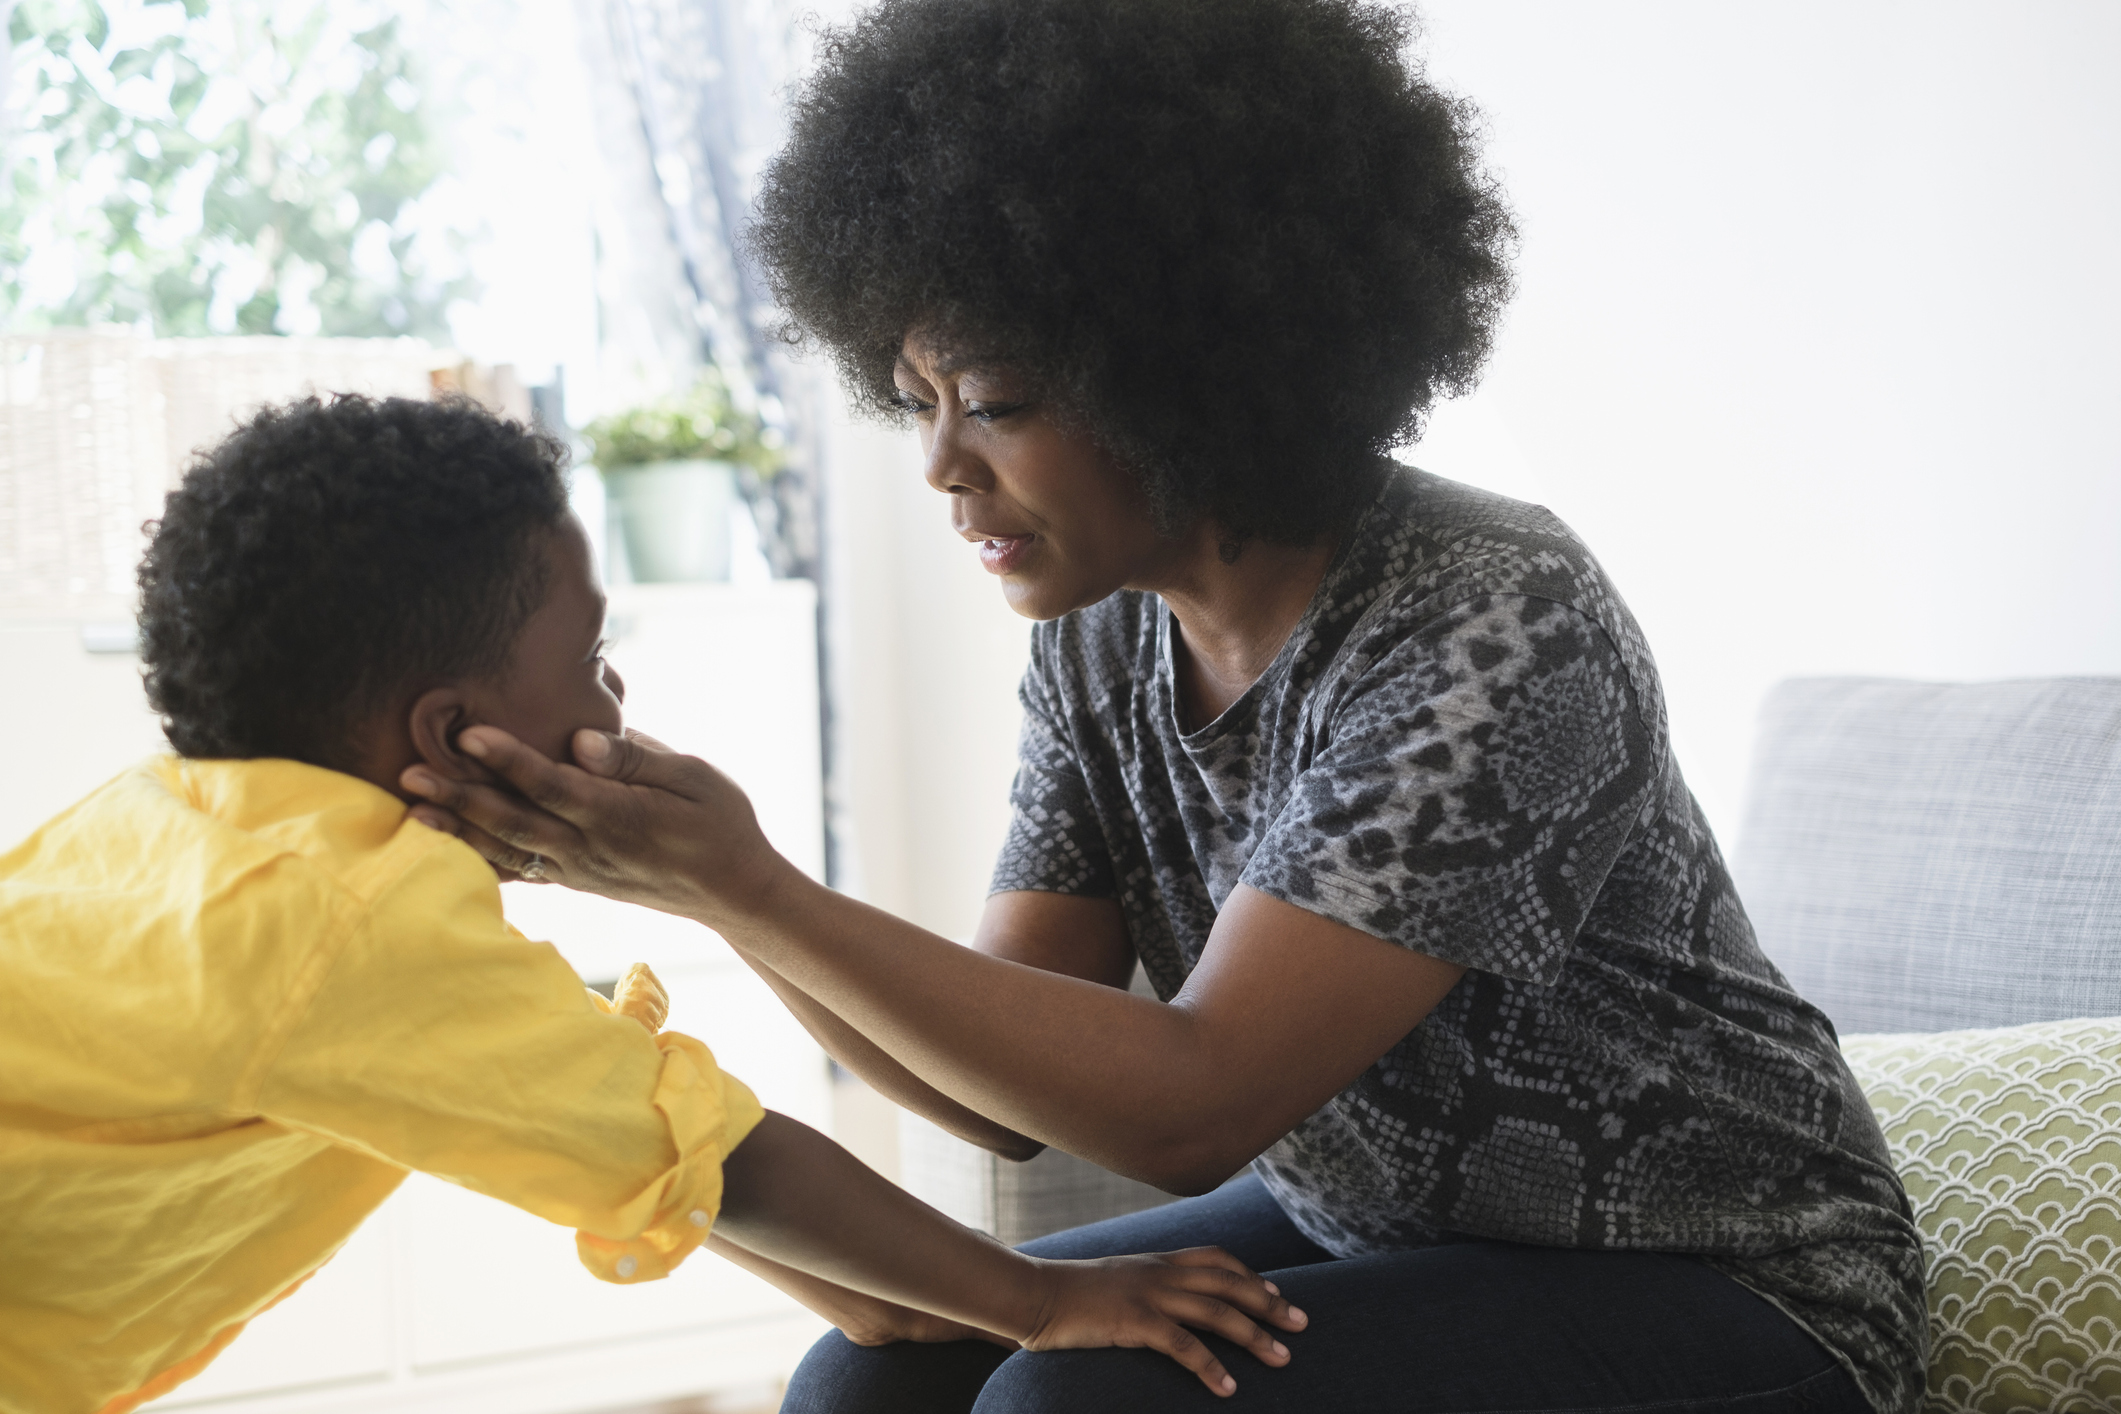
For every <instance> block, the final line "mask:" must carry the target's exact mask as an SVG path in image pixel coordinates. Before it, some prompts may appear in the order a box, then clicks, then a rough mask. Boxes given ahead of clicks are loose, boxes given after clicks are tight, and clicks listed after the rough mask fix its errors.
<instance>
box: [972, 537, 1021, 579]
mask: <svg viewBox="0 0 2121 1414" xmlns="http://www.w3.org/2000/svg"><path fill="white" fill-rule="evenodd" d="M1031 541H1032V537H1031V536H1029V535H996V536H991V537H989V538H988V539H985V540H982V541H980V543H979V562H980V564H981V565H983V566H985V567H986V570H987V573H989V574H1011V573H1014V572H1015V570H1016V567H1017V566H1018V565H1019V564H1021V563H1022V562H1023V558H1024V552H1025V551H1027V550H1029V549H1030V548H1031Z"/></svg>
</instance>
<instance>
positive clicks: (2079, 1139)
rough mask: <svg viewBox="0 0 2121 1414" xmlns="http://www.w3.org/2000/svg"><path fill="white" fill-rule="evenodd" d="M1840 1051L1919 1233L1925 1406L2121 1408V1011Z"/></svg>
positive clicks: (1975, 1413)
mask: <svg viewBox="0 0 2121 1414" xmlns="http://www.w3.org/2000/svg"><path fill="white" fill-rule="evenodd" d="M1841 1049H1842V1051H1843V1053H1844V1054H1846V1055H1847V1056H1848V1060H1849V1064H1850V1065H1851V1066H1852V1067H1853V1068H1854V1069H1855V1072H1856V1078H1857V1079H1858V1080H1859V1081H1861V1082H1862V1084H1863V1088H1864V1091H1865V1093H1867V1094H1868V1095H1869V1096H1870V1101H1871V1108H1872V1109H1874V1110H1876V1111H1877V1113H1878V1123H1879V1125H1880V1126H1881V1127H1882V1128H1883V1129H1884V1130H1885V1137H1886V1141H1887V1142H1888V1143H1889V1144H1891V1145H1892V1149H1893V1162H1894V1164H1895V1165H1896V1166H1897V1167H1898V1168H1899V1170H1900V1177H1901V1178H1902V1180H1904V1181H1905V1182H1906V1184H1907V1196H1908V1198H1909V1199H1910V1200H1911V1201H1912V1202H1913V1204H1914V1207H1915V1222H1916V1224H1917V1225H1918V1226H1919V1227H1920V1228H1921V1229H1922V1241H1923V1245H1924V1247H1925V1248H1926V1252H1925V1256H1926V1257H1927V1259H1928V1263H1929V1305H1930V1371H1929V1398H1928V1400H1927V1401H1926V1402H1925V1403H1924V1405H1923V1409H1924V1411H1925V1414H2021V1411H2034V1410H2037V1411H2041V1414H2076V1411H2079V1410H2082V1411H2086V1414H2089V1411H2092V1410H2115V1409H2121V1018H2115V1019H2109V1020H2103V1021H2051V1022H2044V1023H2042V1024H2040V1025H2037V1026H2015V1027H2010V1028H2008V1029H2005V1030H1998V1031H1940V1032H1937V1033H1935V1034H1932V1035H1916V1036H1850V1037H1848V1038H1847V1039H1846V1040H1844V1041H1843V1042H1842V1045H1841Z"/></svg>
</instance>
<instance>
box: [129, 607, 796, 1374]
mask: <svg viewBox="0 0 2121 1414" xmlns="http://www.w3.org/2000/svg"><path fill="white" fill-rule="evenodd" d="M815 611H816V597H815V594H814V592H813V590H812V587H811V586H810V585H809V584H808V583H806V582H791V581H780V582H775V583H769V584H761V585H750V586H742V587H737V586H729V585H643V586H624V587H620V588H617V589H615V590H613V591H612V608H611V629H612V633H611V636H612V638H613V639H614V643H613V647H612V650H611V658H612V661H613V664H614V666H616V667H617V668H618V670H619V672H620V674H621V675H622V676H624V677H625V679H626V684H627V701H626V714H627V719H628V721H629V723H631V724H632V725H634V726H637V727H639V728H640V729H642V730H644V731H647V732H649V733H650V734H652V735H654V736H657V737H658V738H660V739H661V740H663V741H665V742H666V743H668V744H669V745H671V746H673V747H677V748H679V749H681V750H685V751H689V752H692V753H694V754H697V755H702V756H705V757H707V758H709V759H710V760H712V761H714V762H715V764H716V765H718V766H720V767H721V768H722V769H723V770H725V771H727V772H728V773H729V774H730V775H731V776H733V777H734V778H735V779H736V781H737V782H738V783H739V784H740V785H742V786H743V787H744V788H745V789H746V791H747V792H749V794H750V795H751V798H752V802H753V804H754V806H755V807H756V809H757V811H758V814H759V819H760V822H761V824H762V825H763V826H764V828H765V830H766V832H767V835H768V837H769V838H771V839H772V840H773V842H774V844H775V845H776V846H777V847H778V848H779V849H780V850H781V851H782V852H783V853H784V854H786V855H788V856H789V858H790V859H792V860H793V861H794V862H795V863H796V864H798V865H800V866H801V867H803V868H805V869H806V870H808V871H810V872H811V873H813V874H816V873H819V872H821V870H822V860H823V816H822V791H821V789H820V784H819V764H818V762H819V753H818V711H817V657H816V641H817V640H816V633H815V618H814V615H815ZM502 892H503V896H504V898H505V900H506V906H507V909H508V913H509V916H510V917H511V918H512V919H513V920H514V921H515V923H516V925H517V926H518V927H520V928H522V929H523V931H524V932H526V933H528V934H530V935H531V936H532V937H534V938H543V939H546V940H549V941H551V942H553V943H554V944H556V945H557V946H558V947H559V948H560V950H561V951H562V952H563V953H565V954H566V955H567V957H568V960H569V961H571V962H572V963H574V965H575V967H576V970H577V971H579V972H580V973H581V974H582V976H583V978H584V979H585V980H587V981H591V982H596V981H609V980H612V979H615V978H617V977H618V976H619V975H620V974H621V973H623V971H624V970H625V968H626V966H627V964H629V963H631V962H634V961H645V962H647V963H648V964H649V965H650V966H652V967H654V968H655V970H656V972H657V974H658V975H659V976H660V977H661V978H662V979H663V982H664V984H665V985H666V986H667V987H668V988H669V990H670V994H671V1018H670V1025H671V1026H673V1027H674V1028H676V1029H678V1030H682V1031H685V1032H687V1033H688V1034H691V1035H694V1036H698V1037H699V1038H700V1039H701V1040H703V1041H705V1042H706V1043H707V1044H708V1046H709V1047H711V1048H712V1049H713V1051H714V1053H715V1055H716V1057H717V1059H719V1060H720V1061H721V1063H722V1064H723V1066H724V1067H725V1068H727V1069H728V1070H729V1071H730V1072H731V1073H733V1074H735V1075H738V1076H740V1077H742V1078H743V1079H744V1080H745V1081H747V1082H748V1083H749V1084H750V1085H751V1086H752V1088H753V1089H755V1090H756V1091H757V1092H758V1094H759V1098H760V1099H761V1100H762V1101H763V1102H764V1103H765V1104H766V1105H767V1107H768V1108H771V1109H776V1110H780V1111H782V1112H783V1113H786V1114H790V1115H793V1116H794V1117H796V1118H798V1119H801V1120H803V1121H805V1122H807V1123H809V1124H812V1125H815V1126H817V1127H818V1128H820V1129H829V1127H830V1122H831V1090H830V1082H829V1078H828V1075H827V1072H826V1067H825V1061H824V1057H823V1055H822V1053H821V1052H820V1051H819V1050H818V1049H817V1047H816V1046H815V1044H813V1043H812V1042H811V1040H810V1038H809V1037H808V1036H807V1035H806V1034H805V1033H804V1032H803V1029H802V1028H801V1027H800V1026H799V1025H797V1024H796V1022H795V1020H794V1019H793V1018H792V1017H790V1016H789V1015H788V1013H787V1011H786V1010H785V1009H784V1008H783V1007H782V1006H781V1005H780V1003H779V1001H777V1000H776V999H775V998H774V997H773V995H772V993H771V992H770V991H768V990H767V988H766V986H765V984H763V983H761V982H759V981H758V980H757V979H756V978H755V977H754V976H752V974H751V973H750V971H749V970H748V969H746V968H744V967H743V966H742V964H740V963H738V962H737V961H736V960H735V959H734V957H733V956H732V955H731V954H730V953H729V951H728V949H727V948H725V947H724V946H723V945H722V943H721V941H720V940H719V939H717V938H716V937H715V936H714V935H713V934H711V933H709V932H708V931H707V930H705V929H704V928H701V927H699V926H698V925H697V924H692V923H687V922H683V921H681V920H678V919H673V918H669V917H666V916H664V915H661V914H657V913H652V912H649V911H648V910H645V909H640V908H635V907H631V906H627V905H622V904H614V903H610V902H607V901H605V900H602V899H596V898H591V897H587V896H585V895H581V894H573V893H569V892H567V891H565V890H562V889H559V888H556V887H553V886H543V887H540V886H534V885H528V884H512V885H509V886H508V887H507V888H505V889H504V890H503V891H502ZM823 1329H824V1326H823V1323H822V1322H820V1321H819V1320H817V1319H816V1318H815V1317H813V1316H811V1315H810V1314H809V1313H808V1312H806V1311H804V1310H803V1309H802V1308H801V1307H799V1306H797V1305H796V1304H795V1303H794V1302H792V1301H790V1300H788V1299H787V1298H786V1297H784V1296H782V1295H781V1294H780V1293H779V1292H778V1291H776V1290H774V1289H773V1288H772V1287H770V1286H768V1285H766V1284H765V1283H764V1282H761V1281H759V1280H758V1279H756V1278H754V1277H752V1276H750V1275H749V1274H747V1273H745V1272H743V1271H740V1270H739V1269H737V1268H735V1267H732V1266H730V1265H729V1264H728V1263H726V1262H723V1261H721V1260H720V1259H719V1258H716V1257H714V1256H713V1255H711V1254H709V1253H704V1252H702V1253H699V1254H697V1255H695V1256H694V1257H692V1258H691V1259H690V1260H688V1261H687V1262H686V1263H685V1265H684V1266H683V1267H681V1268H679V1270H678V1271H677V1272H676V1273H675V1274H674V1275H673V1276H672V1277H670V1278H669V1279H668V1280H665V1281H660V1282H649V1283H644V1284H642V1285H640V1286H631V1287H620V1286H613V1285H610V1284H607V1283H604V1282H600V1281H597V1280H596V1279H595V1278H593V1277H591V1276H590V1275H589V1274H588V1273H587V1272H586V1271H584V1270H583V1269H582V1267H581V1265H580V1264H579V1263H578V1262H577V1261H576V1259H575V1255H574V1238H573V1234H572V1233H570V1232H568V1231H566V1230H564V1229H561V1228H557V1227H553V1226H551V1225H550V1224H547V1223H544V1222H541V1221H539V1220H538V1219H536V1218H533V1217H531V1216H529V1215H528V1214H526V1213H522V1212H519V1211H517V1210H516V1209H513V1208H510V1207H507V1206H506V1205H504V1204H501V1203H497V1202H495V1201H493V1200H492V1199H489V1198H484V1197H480V1196H478V1195H476V1194H472V1193H468V1192H465V1191H463V1190H461V1189H457V1188H453V1187H451V1186H450V1185H448V1184H446V1183H442V1182H439V1181H437V1180H434V1179H430V1178H426V1177H424V1176H422V1175H419V1174H415V1175H413V1176H412V1177H411V1178H409V1179H408V1180H407V1181H406V1183H405V1186H404V1188H403V1189H401V1190H400V1191H399V1192H398V1194H397V1195H395V1196H394V1197H393V1198H392V1199H391V1200H390V1201H389V1202H388V1203H386V1204H385V1205H384V1206H383V1208H382V1210H381V1211H380V1212H378V1213H377V1214H376V1215H375V1217H374V1218H372V1219H371V1220H370V1221H369V1223H368V1224H367V1226H365V1227H364V1228H363V1229H362V1230H361V1232H360V1233H359V1234H358V1235H356V1237H355V1238H354V1239H353V1241H352V1242H351V1243H349V1244H348V1245H347V1247H346V1249H345V1250H344V1251H343V1252H341V1253H340V1254H339V1256H338V1257H337V1258H336V1259H335V1260H333V1261H332V1262H331V1263H329V1264H328V1265H327V1266H326V1267H325V1268H324V1269H323V1271H321V1272H319V1273H318V1274H317V1276H316V1277H315V1278H313V1279H312V1280H311V1281H310V1283H309V1284H308V1285H307V1286H305V1287H304V1288H303V1289H302V1290H300V1291H298V1292H296V1293H295V1295H294V1296H292V1297H290V1298H289V1299H288V1300H287V1301H285V1302H284V1303H282V1304H281V1305H280V1306H278V1307H276V1308H275V1309H273V1310H271V1311H268V1312H266V1313H265V1314H264V1315H263V1316H261V1317H260V1318H259V1319H258V1320H257V1321H255V1322H253V1323H252V1326H251V1328H250V1329H249V1330H247V1331H245V1333H244V1334H243V1335H242V1337H240V1338H239V1339H238V1340H237V1341H236V1343H235V1344H234V1345H233V1346H231V1347H230V1348H229V1350H228V1351H227V1352H226V1353H224V1354H223V1355H222V1357H221V1358H220V1360H218V1361H216V1362H215V1363H214V1365H213V1366H212V1367H210V1368H209V1369H208V1370H207V1371H206V1373H205V1374H203V1375H201V1376H200V1377H199V1378H198V1379H196V1380H194V1381H192V1382H191V1383H189V1384H187V1385H185V1386H183V1387H181V1388H180V1389H178V1390H177V1391H176V1392H175V1393H174V1394H172V1395H170V1396H169V1397H167V1398H166V1399H164V1400H161V1401H159V1402H157V1403H156V1404H154V1405H152V1406H150V1407H152V1408H155V1409H172V1410H174V1409H187V1410H200V1411H205V1410H222V1409H227V1410H230V1411H236V1410H240V1411H242V1414H295V1411H305V1414H306V1412H308V1411H314V1412H315V1414H325V1411H329V1412H330V1414H368V1411H376V1414H381V1411H385V1410H388V1411H392V1414H405V1411H427V1410H433V1411H437V1412H438V1414H439V1411H443V1410H447V1411H450V1414H575V1411H584V1410H596V1409H606V1408H612V1407H615V1406H622V1405H627V1404H635V1403H642V1402H645V1401H650V1400H659V1399H669V1398H674V1397H679V1396H684V1395H693V1394H703V1393H710V1392H712V1391H714V1390H717V1389H733V1388H742V1387H747V1386H755V1385H758V1384H760V1383H762V1382H769V1381H774V1380H778V1379H781V1378H784V1377H785V1376H786V1375H787V1373H788V1372H789V1371H790V1370H791V1369H793V1368H794V1365H795V1362H796V1361H797V1360H798V1359H800V1358H801V1356H802V1353H803V1351H804V1350H806V1349H807V1348H808V1347H809V1344H810V1342H811V1341H812V1340H813V1339H815V1338H816V1336H817V1335H818V1334H820V1333H821V1332H822V1331H823Z"/></svg>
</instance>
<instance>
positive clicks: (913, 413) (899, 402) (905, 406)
mask: <svg viewBox="0 0 2121 1414" xmlns="http://www.w3.org/2000/svg"><path fill="white" fill-rule="evenodd" d="M891 405H892V406H893V407H895V408H897V409H898V410H899V411H900V412H902V413H905V414H906V415H907V416H908V417H919V416H920V415H921V414H922V413H924V412H933V411H935V404H934V403H924V402H922V401H921V400H920V399H919V398H916V397H914V396H913V394H911V393H909V392H907V391H906V390H905V389H904V388H901V389H899V390H898V391H897V392H895V393H893V394H892V395H891Z"/></svg>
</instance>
